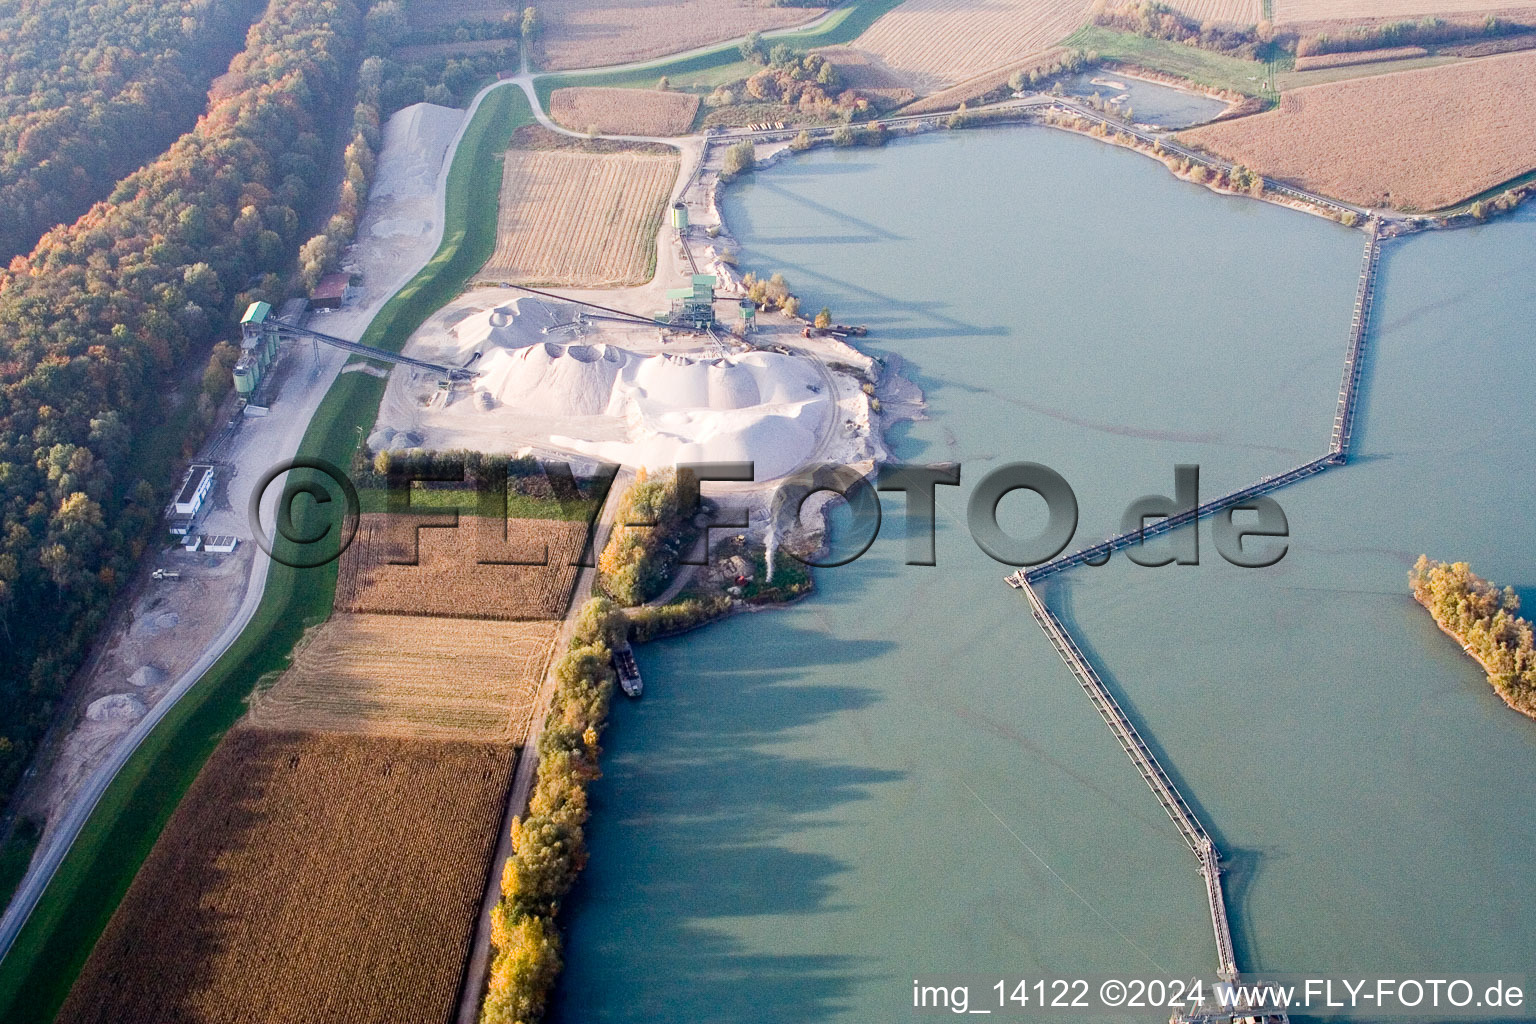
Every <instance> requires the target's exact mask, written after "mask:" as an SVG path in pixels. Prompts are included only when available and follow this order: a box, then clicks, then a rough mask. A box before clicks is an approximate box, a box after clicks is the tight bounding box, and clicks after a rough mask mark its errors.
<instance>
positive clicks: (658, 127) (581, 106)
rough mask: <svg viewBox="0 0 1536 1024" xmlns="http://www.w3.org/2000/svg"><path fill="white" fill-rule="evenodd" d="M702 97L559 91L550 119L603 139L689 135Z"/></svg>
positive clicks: (651, 91) (648, 92)
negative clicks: (594, 129)
mask: <svg viewBox="0 0 1536 1024" xmlns="http://www.w3.org/2000/svg"><path fill="white" fill-rule="evenodd" d="M698 112H699V97H698V96H696V95H695V94H693V93H687V92H661V91H659V90H657V89H599V88H579V89H578V88H573V89H556V90H555V91H554V93H553V94H552V95H551V96H550V98H549V116H550V117H552V118H554V119H555V120H556V121H558V122H559V123H560V124H563V125H565V126H566V127H567V128H570V129H571V130H573V131H578V132H586V131H590V130H591V129H593V128H596V129H597V132H598V134H601V135H686V134H687V133H688V132H689V131H690V130H691V129H692V128H693V118H694V116H695V115H696V114H698Z"/></svg>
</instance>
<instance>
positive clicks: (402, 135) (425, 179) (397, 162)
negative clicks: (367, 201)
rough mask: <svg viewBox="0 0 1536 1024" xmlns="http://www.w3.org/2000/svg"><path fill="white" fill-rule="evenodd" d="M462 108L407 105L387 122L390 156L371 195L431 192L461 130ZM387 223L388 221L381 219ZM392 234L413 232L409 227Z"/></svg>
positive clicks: (391, 231)
mask: <svg viewBox="0 0 1536 1024" xmlns="http://www.w3.org/2000/svg"><path fill="white" fill-rule="evenodd" d="M463 117H464V114H463V112H462V111H459V110H454V109H453V108H451V107H438V106H434V105H432V104H430V103H417V104H415V105H413V106H409V107H406V108H405V109H404V110H401V111H399V112H398V113H396V114H395V115H394V116H393V117H391V118H390V119H389V121H388V122H386V123H385V125H384V146H383V148H384V149H386V150H388V151H389V155H390V159H388V160H381V161H379V174H378V178H377V179H375V181H374V183H373V186H372V187H371V188H370V189H369V190H368V192H369V195H370V196H423V195H431V194H432V188H433V186H434V184H435V183H436V181H437V172H438V169H439V168H440V167H441V166H442V163H443V152H444V151H445V150H446V149H447V148H448V143H449V142H450V141H451V140H452V139H453V136H454V135H455V133H457V132H458V130H459V122H460V121H462V120H463ZM381 223H387V222H381ZM396 227H399V226H398V225H392V226H391V228H390V229H389V233H390V234H409V233H411V232H410V231H409V230H407V229H404V228H402V229H400V230H395V228H396Z"/></svg>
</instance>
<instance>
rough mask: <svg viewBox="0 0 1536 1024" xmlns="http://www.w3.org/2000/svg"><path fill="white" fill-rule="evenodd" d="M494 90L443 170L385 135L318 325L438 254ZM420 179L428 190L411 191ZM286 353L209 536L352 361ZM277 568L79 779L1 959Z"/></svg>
mask: <svg viewBox="0 0 1536 1024" xmlns="http://www.w3.org/2000/svg"><path fill="white" fill-rule="evenodd" d="M488 91H489V89H487V90H485V91H482V92H481V93H480V94H479V95H478V96H476V97H475V100H474V102H473V103H472V104H471V105H470V107H469V110H468V111H466V112H464V113H463V114H461V115H458V116H459V118H460V120H459V124H458V127H457V129H456V130H455V131H454V132H453V134H452V136H451V138H450V139H448V141H447V143H446V145H445V146H444V148H443V150H442V151H441V152H440V153H439V154H438V155H437V157H436V161H435V166H427V165H428V164H431V163H432V161H431V160H426V159H423V157H424V154H421V153H415V154H411V155H413V156H414V157H415V160H414V164H415V166H411V167H408V168H407V169H406V173H405V174H403V175H397V176H396V179H398V180H391V179H390V178H389V171H388V167H389V163H390V153H389V145H388V139H389V136H388V133H387V132H386V146H385V150H384V152H383V153H382V154H381V158H380V172H379V179H380V181H379V183H378V184H377V185H376V186H375V190H374V195H375V197H377V199H378V200H379V206H378V208H375V206H374V200H373V199H370V208H369V211H368V213H369V215H368V216H365V218H364V221H363V224H362V227H361V229H360V241H359V245H358V250H359V258H360V261H361V263H362V265H361V266H360V268H359V269H361V270H362V271H363V272H364V274H365V289H366V291H365V294H364V297H363V299H362V300H361V301H359V302H358V303H357V304H356V305H355V306H353V307H350V308H348V309H344V310H341V311H338V312H335V313H331V314H328V315H327V316H326V317H325V318H324V319H323V322H322V323H321V324H318V325H316V326H317V327H318V328H319V329H321V330H324V331H326V332H327V333H330V334H335V335H338V336H340V337H342V338H346V339H356V338H358V337H361V335H362V332H363V331H364V330H365V329H366V328H367V326H368V324H369V322H370V321H371V320H372V319H373V317H374V315H375V314H377V313H378V311H379V310H380V309H381V308H383V306H384V304H385V303H386V302H387V301H389V299H390V298H392V297H393V296H394V294H395V293H396V292H397V291H399V290H400V289H401V288H402V287H404V286H405V285H406V284H407V283H408V282H409V281H411V279H412V278H414V277H415V276H416V274H417V273H419V272H420V270H421V268H422V267H424V266H425V265H426V263H427V261H428V260H429V259H431V257H432V254H433V253H434V252H436V250H437V247H438V245H439V244H440V243H441V241H442V234H443V210H444V203H445V197H446V192H447V183H448V169H449V166H450V165H451V163H452V155H453V154H454V153H455V152H456V151H457V149H458V145H459V142H460V140H461V139H462V137H463V134H464V130H465V128H466V127H467V126H468V125H469V123H470V121H471V119H472V118H473V116H474V113H475V111H476V110H477V109H478V107H479V105H480V103H481V102H482V101H483V99H484V97H485V95H486V92H488ZM412 111H414V112H415V115H416V116H418V117H419V116H421V114H422V111H421V110H420V109H418V108H407V110H405V111H402V112H400V113H399V114H397V115H395V116H396V117H397V118H398V117H402V116H408V115H411V114H412ZM454 113H455V114H458V112H454ZM391 123H393V119H392V122H391ZM413 180H414V181H415V182H416V183H417V184H419V185H421V186H423V187H422V188H420V189H418V190H415V191H413V188H412V183H413ZM412 200H424V202H420V201H416V202H413V201H412ZM396 214H403V215H396ZM364 232H366V234H364ZM373 270H376V271H378V278H377V280H376V281H375V280H368V279H367V274H368V272H369V271H373ZM285 358H286V359H288V360H295V359H301V360H302V361H303V362H302V369H301V370H300V372H296V373H293V374H291V377H292V378H293V379H292V380H291V381H290V384H291V385H292V386H291V388H290V387H285V388H284V390H283V392H282V393H281V394H280V395H279V397H278V400H277V403H276V404H278V405H280V406H281V407H282V408H281V414H280V415H273V416H268V417H264V418H261V419H257V420H252V421H249V422H247V423H245V424H243V425H242V427H241V434H242V438H241V442H240V445H239V446H238V450H237V451H236V452H233V453H231V456H230V458H231V461H232V462H233V464H234V468H233V473H232V476H231V487H230V492H229V499H230V500H229V502H228V510H227V512H228V517H223V516H220V515H219V514H218V513H215V514H213V515H210V517H209V522H208V523H207V525H206V527H205V529H207V530H208V531H209V532H215V533H218V532H224V533H236V534H238V535H241V536H245V537H249V536H250V534H249V531H248V529H245V528H244V527H245V525H246V524H245V523H244V510H245V508H246V507H247V506H248V504H249V499H250V490H251V487H252V485H253V484H254V482H255V481H256V480H257V479H258V478H259V477H260V476H261V474H262V473H263V472H264V471H266V470H267V469H268V468H269V467H271V466H273V465H275V464H277V463H278V462H280V461H282V460H284V459H287V458H291V457H292V456H293V455H294V453H295V452H297V451H298V447H299V443H300V441H302V440H303V437H304V433H305V431H306V430H307V428H308V426H309V422H310V420H311V418H312V417H313V416H314V413H315V410H316V409H317V408H318V407H319V405H320V401H321V399H322V398H323V397H324V396H325V394H326V392H327V391H328V390H329V389H330V384H331V382H332V381H333V380H334V379H335V377H336V374H337V373H338V372H339V371H340V370H341V367H342V365H343V364H344V363H345V362H346V360H347V356H346V354H345V353H343V352H339V351H336V350H328V349H322V350H321V351H320V353H319V355H318V358H314V357H311V356H310V355H309V354H308V353H301V352H300V351H299V350H292V351H289V352H288V353H287V354H286V356H285ZM277 498H278V489H277V488H272V489H269V491H268V494H267V497H266V500H265V502H264V503H263V513H262V515H263V521H264V522H268V523H270V522H273V521H274V516H275V510H276V503H277ZM229 517H233V518H232V519H231V518H229ZM270 566H271V562H270V560H269V559H268V558H267V557H266V555H264V554H262V553H260V552H257V553H256V554H255V556H254V557H253V558H252V559H251V567H250V577H249V581H248V582H247V583H246V584H245V587H244V589H245V596H244V598H243V599H242V601H241V603H240V606H239V608H238V609H237V610H236V611H235V614H234V616H233V618H232V619H230V621H229V623H228V625H227V626H225V628H224V629H223V630H222V631H221V632H219V633H218V635H217V636H216V637H215V638H214V639H213V641H212V642H211V643H210V644H209V645H208V646H207V648H206V649H205V650H204V651H203V652H202V654H201V656H200V657H198V658H197V659H196V660H195V661H194V662H193V664H192V665H191V666H190V667H189V668H187V669H186V671H184V672H183V673H182V674H181V675H180V676H179V677H178V678H177V679H176V680H175V682H174V683H172V684H171V685H170V686H169V687H168V688H167V689H166V690H165V692H164V694H163V696H161V698H160V699H159V701H158V702H157V703H156V704H155V705H154V707H152V708H149V709H148V712H147V713H146V714H145V715H144V716H143V717H142V718H140V719H139V720H138V721H137V722H136V723H135V724H134V726H133V728H132V729H131V730H129V731H128V732H127V733H125V734H124V735H123V736H122V737H121V738H120V739H119V740H118V741H117V742H116V743H115V744H113V745H112V746H111V748H110V750H108V751H107V752H106V756H105V757H104V758H102V760H101V761H100V763H99V764H97V765H96V766H95V768H94V769H93V770H91V771H90V773H89V774H88V775H87V776H86V777H85V778H84V779H83V780H80V781H79V788H78V791H77V792H76V793H75V795H74V796H73V797H72V798H71V799H69V800H68V801H67V802H66V803H65V804H64V805H63V806H61V808H60V811H59V813H58V815H57V817H56V819H55V820H54V821H52V822H50V823H49V836H48V838H47V839H46V841H45V842H44V843H42V844H41V845H40V846H39V848H38V851H37V853H36V855H35V856H34V857H33V859H32V864H31V866H30V868H29V869H28V871H27V874H26V876H25V877H24V878H23V879H22V881H21V884H20V885H19V886H18V887H17V889H16V892H15V894H14V895H13V896H12V898H11V902H10V905H9V906H7V907H6V910H5V914H4V915H3V916H0V957H3V956H4V955H5V953H6V952H8V951H9V950H10V948H11V944H12V943H13V942H15V940H16V936H17V935H18V934H19V933H20V931H21V929H22V927H23V926H24V925H25V924H26V921H27V918H28V917H29V916H30V915H31V913H32V910H33V908H34V907H36V906H37V902H38V900H39V899H41V897H42V894H43V891H44V890H45V889H46V888H47V886H48V883H49V882H50V881H51V880H52V878H53V876H54V873H55V872H56V871H57V870H58V868H59V865H60V864H61V863H63V861H64V857H65V856H66V855H67V854H68V852H69V849H70V847H71V846H72V845H73V844H74V841H75V838H76V837H77V836H78V835H79V834H80V831H81V829H82V828H84V826H85V823H86V821H87V820H88V819H89V818H90V816H91V812H92V811H94V810H95V808H96V805H97V803H98V802H99V801H100V799H101V797H102V795H103V794H104V793H105V792H106V790H107V788H108V786H109V785H110V784H111V782H112V780H113V779H114V778H115V777H116V776H117V773H118V772H119V771H120V770H121V769H122V767H123V765H125V764H126V763H127V762H128V760H129V758H130V757H132V756H133V753H134V751H135V750H137V749H138V747H139V744H140V743H142V742H143V741H144V738H145V737H146V736H148V735H149V733H150V732H152V731H153V730H154V728H155V727H156V726H157V725H158V724H159V723H160V721H161V719H163V718H164V717H165V715H166V714H167V713H168V712H169V711H170V710H171V708H172V707H174V706H175V704H176V702H177V701H178V700H180V699H181V697H183V696H184V695H185V694H186V693H187V691H189V690H190V689H191V688H192V687H193V686H194V685H196V683H197V681H198V680H199V679H201V678H202V676H203V674H204V673H205V672H207V670H208V669H209V668H210V667H211V666H212V665H213V664H214V663H215V662H216V661H218V659H219V658H220V657H221V656H223V654H224V652H225V651H227V650H228V649H229V647H230V645H231V644H233V643H234V641H235V639H236V637H238V636H239V635H240V633H241V632H242V631H243V630H244V629H245V627H246V625H247V624H248V623H249V622H250V620H251V618H252V616H253V615H254V614H255V612H256V608H257V606H258V605H259V604H260V603H261V598H262V594H263V593H264V591H265V588H266V581H267V573H268V571H269V568H270ZM229 585H230V586H232V587H233V586H238V585H239V583H238V581H231V582H230V583H229Z"/></svg>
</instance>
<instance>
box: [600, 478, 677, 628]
mask: <svg viewBox="0 0 1536 1024" xmlns="http://www.w3.org/2000/svg"><path fill="white" fill-rule="evenodd" d="M686 472H688V471H687V470H674V469H669V470H666V471H664V472H661V473H657V474H655V475H651V474H649V473H647V472H646V470H645V468H644V467H641V469H640V470H639V472H638V473H637V474H636V476H635V482H634V483H633V484H631V485H630V487H629V489H628V490H627V491H625V492H624V493H623V494H622V495H620V497H619V508H618V513H617V515H616V516H615V517H614V526H613V530H612V532H611V533H610V534H609V535H608V543H607V545H605V546H604V548H603V553H602V554H601V555H599V556H598V559H597V588H598V590H599V591H600V592H602V593H604V594H607V595H608V596H609V597H611V598H613V600H614V601H616V602H618V603H619V604H620V605H624V606H626V607H628V606H632V605H637V604H644V603H645V602H646V601H649V600H650V599H651V598H653V597H655V596H656V595H657V594H659V593H661V592H662V591H663V590H665V589H666V586H667V583H668V581H670V580H671V578H672V573H673V570H675V569H676V568H677V560H678V558H680V557H681V556H682V554H683V552H684V551H685V550H686V549H687V546H688V544H689V543H691V542H692V541H693V539H694V536H695V533H696V532H697V531H696V530H694V528H693V523H692V516H693V515H694V514H695V513H696V512H697V511H698V510H697V509H694V508H684V507H683V503H682V495H681V493H680V491H681V489H680V487H679V479H678V478H679V475H680V474H681V473H686ZM697 486H698V485H697V484H694V488H693V493H694V494H695V495H696V494H697V493H698V490H697ZM643 524H650V525H643Z"/></svg>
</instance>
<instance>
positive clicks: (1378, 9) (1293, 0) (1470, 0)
mask: <svg viewBox="0 0 1536 1024" xmlns="http://www.w3.org/2000/svg"><path fill="white" fill-rule="evenodd" d="M1530 7H1531V0H1502V2H1501V0H1274V4H1273V6H1272V10H1273V11H1274V18H1273V20H1274V22H1275V24H1277V25H1279V24H1285V25H1294V24H1296V23H1298V22H1306V21H1332V22H1341V21H1361V20H1368V19H1372V18H1385V19H1389V20H1390V19H1394V18H1410V17H1424V16H1428V15H1432V14H1434V15H1440V16H1442V17H1444V16H1446V15H1469V14H1485V13H1492V12H1495V11H1511V10H1522V9H1526V10H1528V9H1529V8H1530Z"/></svg>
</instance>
